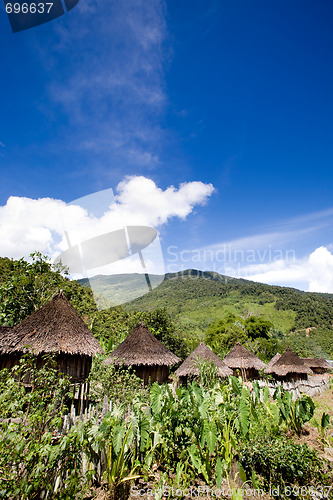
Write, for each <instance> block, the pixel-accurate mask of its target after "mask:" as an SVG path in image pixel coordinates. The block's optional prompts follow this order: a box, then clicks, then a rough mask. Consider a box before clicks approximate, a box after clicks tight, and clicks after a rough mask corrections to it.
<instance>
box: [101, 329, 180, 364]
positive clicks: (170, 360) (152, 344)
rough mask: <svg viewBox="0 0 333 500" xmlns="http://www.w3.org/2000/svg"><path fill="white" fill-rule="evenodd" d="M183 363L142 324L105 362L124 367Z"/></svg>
mask: <svg viewBox="0 0 333 500" xmlns="http://www.w3.org/2000/svg"><path fill="white" fill-rule="evenodd" d="M179 361H181V359H180V358H178V356H176V355H175V354H173V353H172V352H171V351H169V349H167V348H166V347H165V345H163V344H162V342H160V341H159V340H157V338H156V337H155V336H154V335H153V334H152V333H150V331H149V330H148V328H147V327H146V325H145V324H144V323H140V325H138V326H137V327H136V328H134V329H133V330H132V331H131V333H130V334H129V335H128V337H126V339H125V340H124V342H122V343H121V344H119V345H118V347H116V349H115V350H114V351H113V352H112V353H111V354H110V356H109V357H108V358H106V360H105V361H104V363H105V364H111V363H113V364H115V365H124V366H143V365H146V366H154V365H155V366H171V365H174V364H176V363H179Z"/></svg>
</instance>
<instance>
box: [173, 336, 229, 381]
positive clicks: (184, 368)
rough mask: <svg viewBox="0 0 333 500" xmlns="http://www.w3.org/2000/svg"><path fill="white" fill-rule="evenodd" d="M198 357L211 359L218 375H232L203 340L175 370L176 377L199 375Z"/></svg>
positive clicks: (206, 359)
mask: <svg viewBox="0 0 333 500" xmlns="http://www.w3.org/2000/svg"><path fill="white" fill-rule="evenodd" d="M198 359H199V360H200V361H201V362H202V361H211V362H212V363H213V364H214V365H215V366H216V368H217V374H218V375H219V376H220V377H228V376H229V375H232V370H230V368H228V367H227V366H226V365H225V364H224V363H223V361H222V360H221V359H220V358H219V357H218V356H216V354H215V353H213V351H212V350H211V349H210V348H209V347H207V346H206V345H205V344H204V343H203V342H200V344H199V345H198V347H197V348H196V349H194V351H193V352H191V354H190V355H189V356H188V357H187V358H186V359H185V361H184V362H183V363H182V364H181V365H180V367H179V368H178V370H176V371H175V375H176V376H177V377H188V376H196V375H199V367H198Z"/></svg>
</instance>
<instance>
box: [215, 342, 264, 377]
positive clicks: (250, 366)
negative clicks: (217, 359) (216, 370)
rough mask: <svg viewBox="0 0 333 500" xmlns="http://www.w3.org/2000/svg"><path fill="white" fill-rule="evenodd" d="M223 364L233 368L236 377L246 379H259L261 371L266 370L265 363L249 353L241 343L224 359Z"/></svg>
mask: <svg viewBox="0 0 333 500" xmlns="http://www.w3.org/2000/svg"><path fill="white" fill-rule="evenodd" d="M223 363H224V364H226V365H227V366H228V367H229V368H231V370H232V371H233V374H234V375H241V376H242V377H243V378H246V379H254V378H258V377H259V370H263V369H264V368H266V365H265V363H264V362H263V361H261V359H259V358H257V356H255V355H254V354H252V352H250V351H248V350H247V349H246V348H245V347H244V346H243V345H242V344H241V343H240V342H237V343H236V344H235V345H234V347H233V348H232V349H231V351H230V352H229V353H228V354H227V355H226V357H225V358H224V359H223Z"/></svg>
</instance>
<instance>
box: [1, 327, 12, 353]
mask: <svg viewBox="0 0 333 500" xmlns="http://www.w3.org/2000/svg"><path fill="white" fill-rule="evenodd" d="M12 330H13V328H11V327H10V326H0V354H1V353H2V352H5V350H6V349H7V347H8V345H9V344H10V343H11V342H12V337H13V333H12Z"/></svg>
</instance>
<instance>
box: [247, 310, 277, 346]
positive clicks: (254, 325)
mask: <svg viewBox="0 0 333 500" xmlns="http://www.w3.org/2000/svg"><path fill="white" fill-rule="evenodd" d="M271 328H273V324H272V323H271V322H270V321H268V320H267V319H264V318H262V317H259V318H257V317H256V316H250V317H249V318H247V319H246V320H245V330H246V332H247V334H248V336H249V337H250V338H251V339H252V340H253V339H257V338H264V339H268V338H269V336H268V332H269V331H270V330H271Z"/></svg>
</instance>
